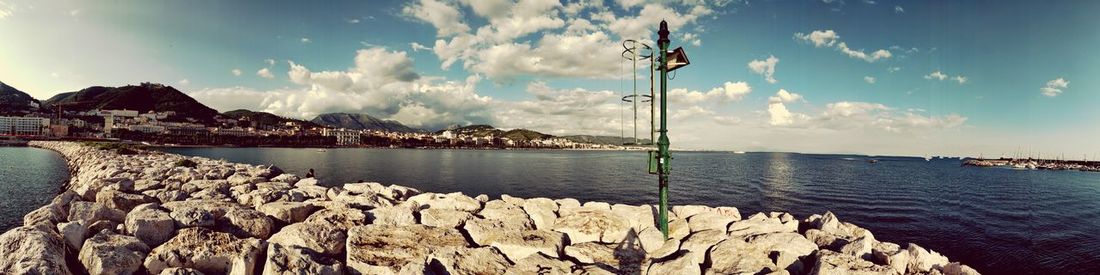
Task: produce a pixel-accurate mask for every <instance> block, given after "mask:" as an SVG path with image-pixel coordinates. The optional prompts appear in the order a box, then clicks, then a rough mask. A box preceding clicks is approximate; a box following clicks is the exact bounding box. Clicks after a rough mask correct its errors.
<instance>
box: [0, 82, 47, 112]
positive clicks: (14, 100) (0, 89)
mask: <svg viewBox="0 0 1100 275" xmlns="http://www.w3.org/2000/svg"><path fill="white" fill-rule="evenodd" d="M39 104H41V103H40V102H39V101H38V100H37V99H34V98H33V97H31V96H30V95H28V94H27V93H24V92H23V91H20V90H19V89H16V88H15V87H12V86H8V84H4V82H0V113H27V112H33V111H37V110H38V107H39Z"/></svg>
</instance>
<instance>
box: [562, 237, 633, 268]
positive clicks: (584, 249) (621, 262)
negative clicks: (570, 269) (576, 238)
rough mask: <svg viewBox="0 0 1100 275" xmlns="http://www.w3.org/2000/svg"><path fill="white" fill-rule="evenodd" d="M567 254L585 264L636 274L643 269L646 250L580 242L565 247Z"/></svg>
mask: <svg viewBox="0 0 1100 275" xmlns="http://www.w3.org/2000/svg"><path fill="white" fill-rule="evenodd" d="M565 255H568V256H569V257H573V258H574V259H577V262H580V263H584V264H604V265H608V266H610V267H612V268H614V269H616V271H619V273H626V274H635V273H637V271H638V270H640V269H641V264H642V260H644V259H645V252H644V251H642V250H641V248H640V247H631V246H625V247H620V246H619V245H616V244H599V243H591V242H589V243H579V244H575V245H571V246H567V247H565Z"/></svg>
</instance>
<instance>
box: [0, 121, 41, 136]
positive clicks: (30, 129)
mask: <svg viewBox="0 0 1100 275" xmlns="http://www.w3.org/2000/svg"><path fill="white" fill-rule="evenodd" d="M49 127H50V119H48V118H41V117H0V135H20V136H39V135H45V133H46V132H48V131H49V129H50V128H49Z"/></svg>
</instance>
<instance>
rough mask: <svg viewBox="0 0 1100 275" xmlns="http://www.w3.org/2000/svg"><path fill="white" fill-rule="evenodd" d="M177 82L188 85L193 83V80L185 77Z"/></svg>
mask: <svg viewBox="0 0 1100 275" xmlns="http://www.w3.org/2000/svg"><path fill="white" fill-rule="evenodd" d="M176 83H177V84H179V85H180V86H187V85H191V80H187V79H186V78H184V79H180V81H179V82H176Z"/></svg>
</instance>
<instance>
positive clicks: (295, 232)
mask: <svg viewBox="0 0 1100 275" xmlns="http://www.w3.org/2000/svg"><path fill="white" fill-rule="evenodd" d="M346 240H347V233H345V232H344V231H343V230H340V229H339V228H335V227H331V226H324V225H321V224H311V223H304V222H303V223H296V224H291V225H288V226H286V227H283V229H282V230H280V231H279V233H275V235H271V238H269V239H267V241H268V242H269V243H273V244H279V245H283V246H286V247H301V248H306V249H309V250H312V251H314V252H318V253H321V254H325V255H327V256H336V255H339V254H342V253H344V242H345V241H346Z"/></svg>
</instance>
